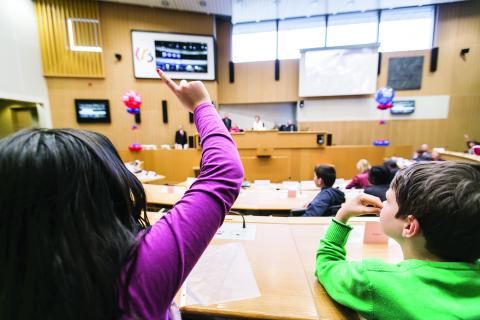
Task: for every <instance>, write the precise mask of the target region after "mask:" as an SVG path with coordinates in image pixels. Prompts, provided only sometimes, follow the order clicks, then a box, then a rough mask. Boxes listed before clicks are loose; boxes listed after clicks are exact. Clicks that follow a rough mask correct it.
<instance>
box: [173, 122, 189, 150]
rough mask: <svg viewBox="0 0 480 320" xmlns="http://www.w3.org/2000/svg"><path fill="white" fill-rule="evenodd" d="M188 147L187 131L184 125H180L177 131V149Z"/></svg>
mask: <svg viewBox="0 0 480 320" xmlns="http://www.w3.org/2000/svg"><path fill="white" fill-rule="evenodd" d="M186 147H188V139H187V132H186V131H185V130H183V126H182V125H179V126H178V130H177V131H176V132H175V149H183V148H185V149H186Z"/></svg>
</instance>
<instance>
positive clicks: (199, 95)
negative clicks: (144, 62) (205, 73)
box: [157, 69, 212, 112]
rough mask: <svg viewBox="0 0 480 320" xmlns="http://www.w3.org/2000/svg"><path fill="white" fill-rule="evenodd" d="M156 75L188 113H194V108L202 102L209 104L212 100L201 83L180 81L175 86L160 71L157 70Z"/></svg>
mask: <svg viewBox="0 0 480 320" xmlns="http://www.w3.org/2000/svg"><path fill="white" fill-rule="evenodd" d="M157 73H158V75H159V76H160V78H161V79H162V80H163V81H164V82H165V84H166V85H167V87H169V88H170V90H172V92H173V93H174V94H175V95H176V96H177V98H178V100H180V102H181V103H182V104H183V105H184V107H185V108H187V109H188V111H190V112H194V111H195V108H196V107H198V106H199V105H200V104H202V103H204V102H208V103H211V101H212V100H211V99H210V95H209V94H208V91H207V88H205V85H204V84H203V82H201V81H192V82H187V81H186V80H182V81H180V84H179V85H177V84H176V83H175V82H174V81H173V80H172V79H170V77H169V76H167V75H166V74H165V72H163V71H162V70H160V69H157Z"/></svg>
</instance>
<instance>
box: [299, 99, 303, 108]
mask: <svg viewBox="0 0 480 320" xmlns="http://www.w3.org/2000/svg"><path fill="white" fill-rule="evenodd" d="M298 107H299V108H303V107H305V101H303V100H300V101H299V102H298Z"/></svg>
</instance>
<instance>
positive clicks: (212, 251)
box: [182, 242, 260, 305]
mask: <svg viewBox="0 0 480 320" xmlns="http://www.w3.org/2000/svg"><path fill="white" fill-rule="evenodd" d="M258 296H260V290H259V289H258V286H257V282H256V280H255V276H254V274H253V271H252V268H251V266H250V262H249V261H248V257H247V255H246V253H245V250H244V249H243V246H242V244H241V243H240V242H235V243H229V244H224V245H211V246H209V247H208V249H207V250H206V251H205V252H204V253H203V255H202V257H201V258H200V260H199V261H198V263H197V265H196V266H195V268H194V269H193V271H192V273H191V274H190V275H189V276H188V278H187V280H186V281H185V289H184V297H183V298H182V303H184V304H185V305H194V304H201V305H211V304H219V303H223V302H227V301H234V300H243V299H251V298H255V297H258Z"/></svg>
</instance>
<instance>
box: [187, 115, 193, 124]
mask: <svg viewBox="0 0 480 320" xmlns="http://www.w3.org/2000/svg"><path fill="white" fill-rule="evenodd" d="M188 121H189V122H190V123H193V113H191V112H189V113H188Z"/></svg>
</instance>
